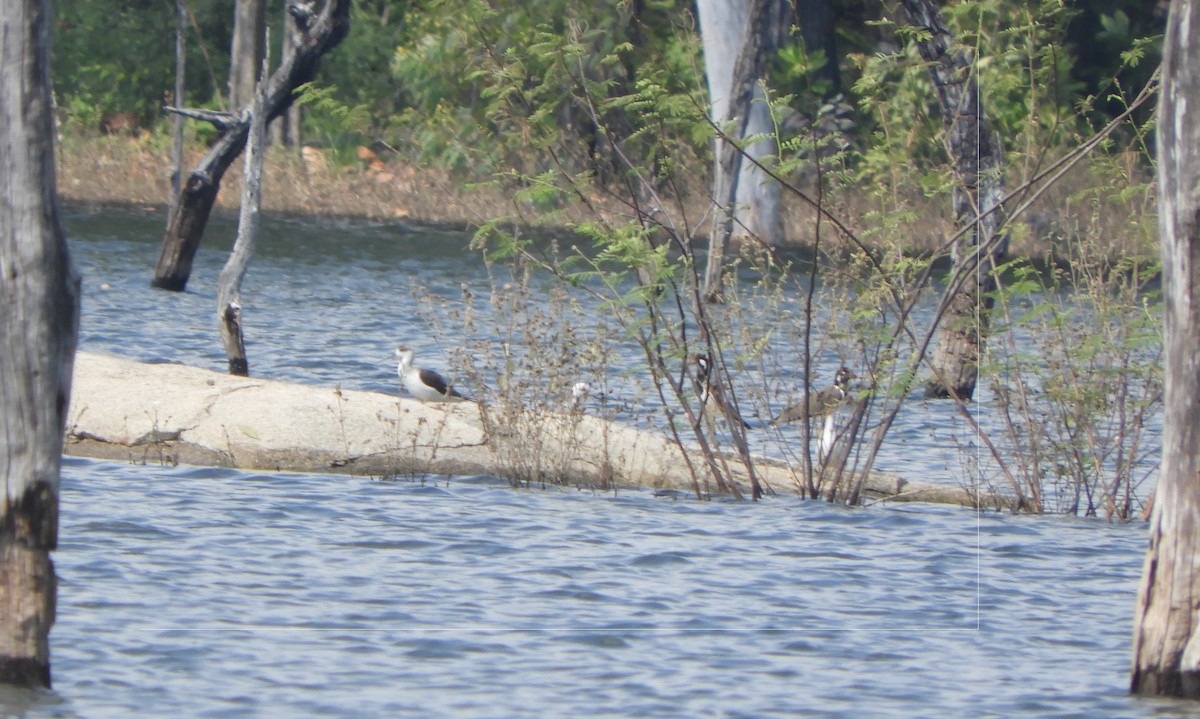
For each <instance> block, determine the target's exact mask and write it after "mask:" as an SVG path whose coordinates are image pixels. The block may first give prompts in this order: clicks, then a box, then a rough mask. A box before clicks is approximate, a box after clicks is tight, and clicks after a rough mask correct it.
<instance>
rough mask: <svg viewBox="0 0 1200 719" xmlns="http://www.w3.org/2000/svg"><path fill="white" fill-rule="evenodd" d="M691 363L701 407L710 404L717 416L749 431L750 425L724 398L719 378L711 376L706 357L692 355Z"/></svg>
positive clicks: (723, 390) (723, 389) (704, 355)
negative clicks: (697, 385)
mask: <svg viewBox="0 0 1200 719" xmlns="http://www.w3.org/2000/svg"><path fill="white" fill-rule="evenodd" d="M692 361H693V362H695V363H696V380H697V381H698V382H699V383H700V396H701V399H702V400H703V406H704V407H707V406H709V405H710V404H711V405H712V406H713V407H714V408H715V409H716V410H717V413H718V415H719V416H721V417H728V418H731V419H732V420H733V421H734V422H738V423H740V424H741V425H742V427H743V428H744V429H750V423H749V422H747V421H746V420H744V419H742V415H741V414H740V413H738V411H737V408H736V407H734V406H733V404H732V403H731V402H730V401H729V398H728V397H727V396H726V394H725V388H724V385H722V384H721V381H720V378H719V377H717V376H714V375H712V374H711V369H712V364H711V362H710V361H709V359H708V355H706V354H703V353H701V354H695V355H692Z"/></svg>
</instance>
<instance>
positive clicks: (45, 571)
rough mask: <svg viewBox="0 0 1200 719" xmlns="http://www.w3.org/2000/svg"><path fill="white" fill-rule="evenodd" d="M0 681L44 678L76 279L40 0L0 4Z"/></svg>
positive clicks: (44, 683) (44, 682) (44, 7)
mask: <svg viewBox="0 0 1200 719" xmlns="http://www.w3.org/2000/svg"><path fill="white" fill-rule="evenodd" d="M0 28H3V30H4V31H3V32H0V65H3V67H4V72H3V73H0V158H3V161H2V162H0V308H2V309H0V683H4V684H15V685H20V686H29V687H49V686H50V641H49V637H50V627H51V625H53V624H54V612H55V600H56V595H57V584H56V580H55V576H54V565H53V563H52V562H51V561H50V552H51V551H53V550H54V548H55V546H56V545H57V543H58V483H59V472H60V469H61V466H62V443H63V427H64V424H65V420H66V413H67V406H68V403H69V400H70V396H71V371H72V368H73V365H74V360H75V342H76V338H77V335H78V330H79V278H78V277H77V276H76V275H75V273H74V272H73V271H72V270H71V261H70V257H69V255H68V252H67V242H66V239H65V237H64V236H63V230H62V226H61V224H60V223H59V215H58V202H57V199H56V197H57V190H56V187H55V179H54V114H53V109H52V108H53V104H52V100H51V97H50V17H49V2H47V1H46V0H11V2H6V3H3V4H0Z"/></svg>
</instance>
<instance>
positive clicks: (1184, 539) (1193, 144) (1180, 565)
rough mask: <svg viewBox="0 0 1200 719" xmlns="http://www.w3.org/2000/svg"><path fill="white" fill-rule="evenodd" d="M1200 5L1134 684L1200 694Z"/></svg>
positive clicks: (1180, 130)
mask: <svg viewBox="0 0 1200 719" xmlns="http://www.w3.org/2000/svg"><path fill="white" fill-rule="evenodd" d="M1197 107H1200V2H1197V0H1174V1H1173V2H1172V3H1171V10H1170V15H1169V18H1168V20H1167V32H1166V38H1165V50H1164V56H1163V64H1162V88H1161V89H1160V90H1159V112H1158V153H1159V155H1158V226H1159V235H1160V238H1161V240H1160V241H1161V243H1162V261H1163V297H1164V316H1165V329H1164V333H1165V335H1164V340H1165V345H1166V347H1165V349H1166V360H1165V383H1164V390H1163V398H1164V404H1165V409H1166V414H1165V417H1164V420H1163V430H1162V445H1163V457H1162V466H1161V468H1160V470H1159V479H1158V488H1157V490H1156V492H1155V500H1154V511H1153V514H1152V515H1151V518H1150V547H1149V550H1148V551H1147V552H1146V562H1145V566H1144V568H1143V570H1142V583H1141V587H1140V589H1139V591H1138V598H1137V604H1136V605H1135V609H1134V620H1133V669H1132V677H1131V682H1130V684H1131V688H1132V690H1133V691H1134V692H1138V693H1143V694H1161V695H1171V696H1184V697H1191V698H1200V365H1198V364H1197V362H1198V360H1197V358H1200V112H1197V111H1196V108H1197Z"/></svg>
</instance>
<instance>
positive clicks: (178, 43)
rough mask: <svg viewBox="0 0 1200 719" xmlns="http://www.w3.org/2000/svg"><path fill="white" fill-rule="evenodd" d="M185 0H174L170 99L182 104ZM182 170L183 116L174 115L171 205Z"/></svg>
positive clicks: (185, 70) (185, 66) (185, 18)
mask: <svg viewBox="0 0 1200 719" xmlns="http://www.w3.org/2000/svg"><path fill="white" fill-rule="evenodd" d="M186 38H187V0H175V93H174V97H172V98H171V101H172V102H174V103H175V104H176V105H182V104H183V95H184V92H185V90H186V88H187V83H186V81H185V80H186V73H187V62H185V57H186V53H185V51H186V49H187V41H186ZM182 172H183V116H182V115H176V116H175V127H174V128H172V133H171V207H172V208H173V207H174V204H175V201H176V200H177V199H178V198H179V182H180V179H181V178H180V173H182Z"/></svg>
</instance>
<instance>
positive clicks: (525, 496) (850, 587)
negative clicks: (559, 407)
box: [29, 459, 1185, 718]
mask: <svg viewBox="0 0 1200 719" xmlns="http://www.w3.org/2000/svg"><path fill="white" fill-rule="evenodd" d="M1144 547H1145V535H1144V531H1143V529H1142V528H1141V527H1137V526H1129V525H1125V526H1120V525H1109V524H1104V523H1100V522H1097V521H1094V520H1074V519H1063V518H1057V517H1055V518H1051V517H1013V516H1007V515H996V514H986V513H985V514H976V513H975V512H972V511H968V510H963V509H956V508H944V507H935V506H929V505H921V506H908V507H888V508H878V507H877V508H873V509H867V510H863V509H847V508H843V507H836V506H830V505H827V504H824V503H821V502H805V501H801V500H797V499H794V498H776V499H773V500H771V501H768V502H764V503H759V504H751V503H738V502H720V501H718V502H698V501H695V500H693V499H687V498H682V497H678V496H654V495H653V494H651V493H649V492H643V491H629V492H619V493H616V494H595V493H590V492H580V491H575V490H565V489H547V490H513V489H511V488H509V486H508V485H507V483H503V482H500V481H498V480H494V479H489V478H465V479H455V480H452V481H449V482H446V481H444V480H443V481H433V480H431V479H426V480H424V481H420V480H402V481H377V480H371V479H367V478H354V477H342V476H313V475H298V474H286V473H284V474H270V475H263V474H251V473H244V472H237V471H232V470H224V469H204V468H184V467H178V468H163V467H153V466H131V465H126V464H118V463H108V462H98V461H91V460H80V459H68V460H67V466H66V468H65V471H64V487H63V497H62V542H61V545H60V547H59V550H58V552H57V554H56V562H57V569H58V574H59V575H60V577H61V586H60V588H59V619H58V623H57V625H56V626H55V628H54V631H53V634H52V639H53V661H54V678H55V694H54V696H56V697H58V701H57V702H56V703H53V702H48V703H45V704H43V705H41V706H39V707H37V708H35V709H33V710H31V711H30V713H29V715H30V716H80V717H126V716H171V715H177V716H280V717H282V716H289V717H295V716H305V717H342V716H347V717H348V716H359V717H361V716H421V717H438V716H444V717H463V718H465V717H481V718H482V717H517V716H547V717H550V716H554V717H567V716H588V717H591V716H597V717H599V716H629V717H706V716H714V717H792V716H820V717H848V718H849V717H864V716H870V717H936V716H945V717H989V716H994V717H1067V716H1076V717H1101V716H1108V717H1129V716H1146V717H1150V716H1164V715H1166V716H1172V715H1175V713H1174V711H1173V710H1172V708H1171V707H1172V706H1173V705H1171V704H1169V703H1164V702H1149V701H1145V700H1138V699H1134V698H1131V697H1129V696H1128V695H1127V694H1126V682H1127V664H1128V657H1129V634H1130V616H1131V609H1132V602H1133V596H1134V591H1135V587H1136V583H1137V577H1138V574H1139V571H1140V563H1141V557H1142V553H1143V550H1144ZM1183 706H1185V705H1180V707H1183ZM1179 715H1180V716H1183V715H1185V712H1183V711H1182V710H1181V711H1180V713H1179Z"/></svg>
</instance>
